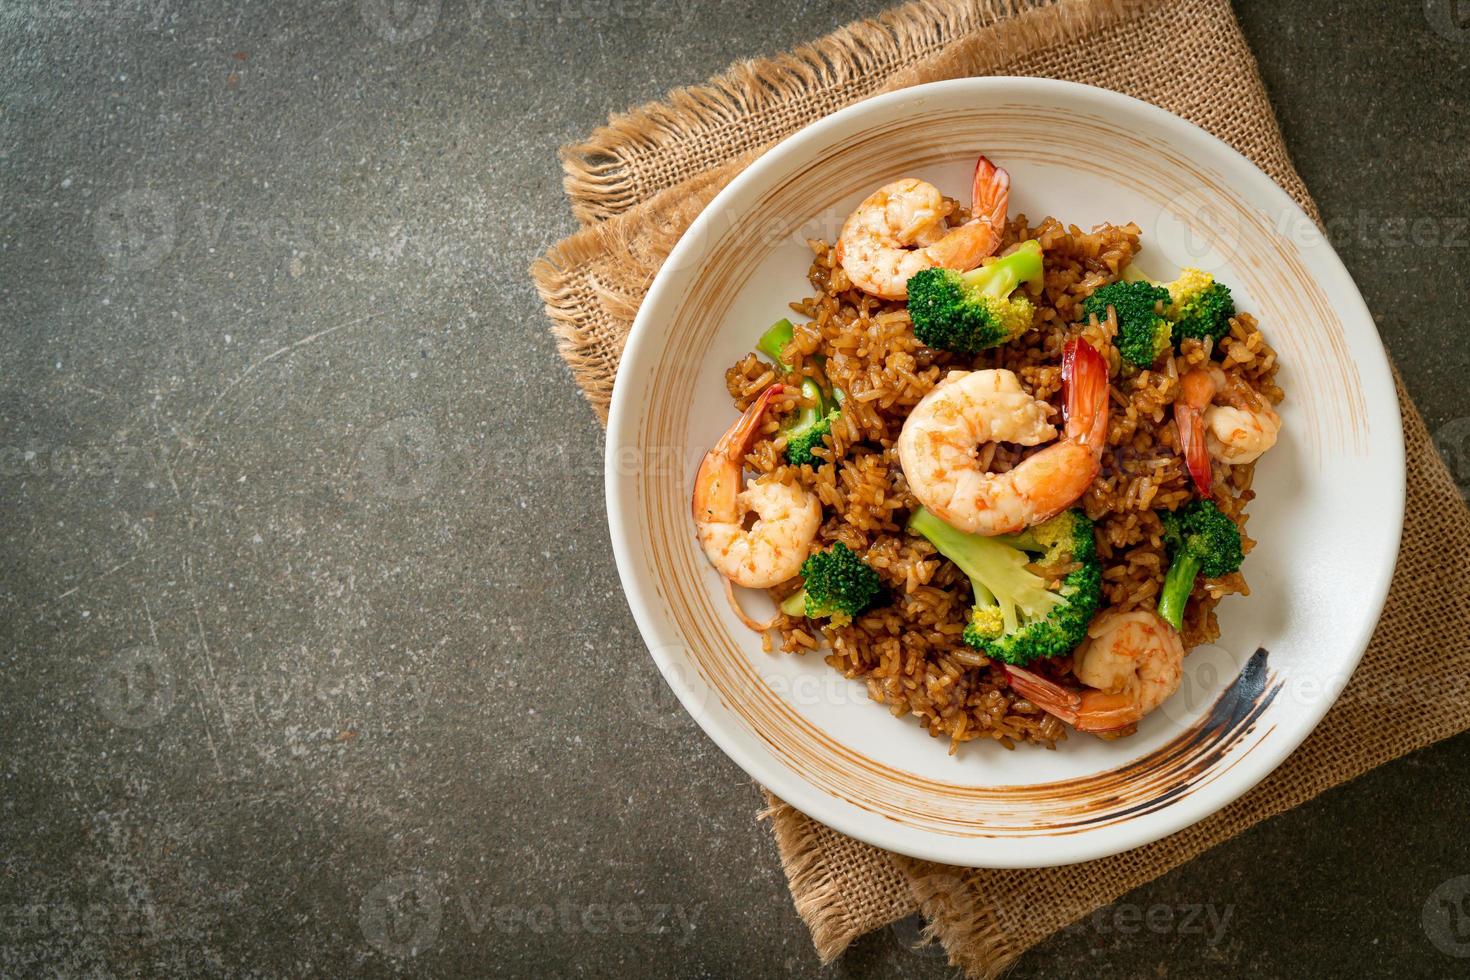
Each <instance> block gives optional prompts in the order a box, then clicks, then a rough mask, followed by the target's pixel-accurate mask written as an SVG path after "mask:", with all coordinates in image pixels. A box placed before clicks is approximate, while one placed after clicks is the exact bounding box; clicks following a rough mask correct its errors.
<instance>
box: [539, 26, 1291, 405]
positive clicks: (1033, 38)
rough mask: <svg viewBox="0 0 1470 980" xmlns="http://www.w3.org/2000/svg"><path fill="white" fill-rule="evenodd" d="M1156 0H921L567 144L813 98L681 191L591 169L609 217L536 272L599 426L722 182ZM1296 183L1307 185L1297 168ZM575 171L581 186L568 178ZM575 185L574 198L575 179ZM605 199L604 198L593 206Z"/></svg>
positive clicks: (628, 150) (650, 139) (601, 214)
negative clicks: (621, 370)
mask: <svg viewBox="0 0 1470 980" xmlns="http://www.w3.org/2000/svg"><path fill="white" fill-rule="evenodd" d="M1154 2H1155V0H1058V2H1053V3H1044V4H1029V3H1019V4H1018V3H1007V2H1003V0H984V2H974V0H969V2H966V3H964V4H959V5H956V6H960V7H963V13H955V12H953V11H948V12H947V13H944V16H943V18H942V24H941V25H940V26H938V27H935V28H934V29H933V30H932V31H928V32H925V31H921V30H919V29H918V28H917V27H916V26H914V25H915V22H916V21H917V20H918V19H919V18H921V17H923V16H936V15H937V14H938V13H939V12H942V11H947V10H948V8H946V7H945V5H943V4H941V3H938V2H936V0H920V2H918V3H913V4H909V5H908V6H905V7H902V8H899V10H897V11H894V12H892V13H891V14H885V15H883V16H882V17H879V18H875V19H874V20H872V21H864V22H862V23H860V24H856V25H853V26H852V27H850V28H844V29H842V30H841V31H838V32H836V33H835V34H833V35H830V36H829V37H827V38H824V39H822V40H821V41H818V42H816V43H815V44H812V45H809V46H807V47H805V48H802V49H799V51H798V52H797V53H796V54H793V55H789V56H786V57H783V58H777V59H768V60H765V61H753V62H746V63H744V64H743V65H741V66H740V67H739V69H738V71H737V70H732V71H731V72H728V73H727V74H726V75H725V76H722V77H721V80H717V81H716V82H714V83H711V84H710V85H706V86H697V87H693V88H688V89H681V90H679V92H680V93H682V94H679V99H678V103H679V104H681V105H684V106H685V107H687V109H688V113H687V114H682V115H681V114H679V113H675V112H674V111H673V106H674V101H673V100H672V97H671V102H670V104H669V105H658V104H654V105H650V106H645V107H643V108H642V109H639V110H636V111H635V112H632V113H628V114H627V115H626V116H622V117H618V118H616V119H615V120H614V121H613V122H612V123H610V124H609V125H608V126H606V127H603V128H602V129H600V130H598V133H597V135H595V136H594V137H593V139H592V140H589V141H588V142H587V143H583V144H579V145H578V146H576V147H569V148H567V149H566V150H565V151H564V156H565V157H567V159H570V160H581V159H587V158H589V153H590V151H588V150H587V149H586V148H587V147H590V146H592V145H593V144H594V143H595V144H597V145H598V146H600V147H602V150H599V151H598V155H599V158H603V157H606V154H605V153H604V152H603V151H605V150H607V149H608V148H612V147H616V149H617V154H616V157H617V159H620V160H624V161H625V162H626V161H628V160H631V159H632V158H633V156H634V154H635V151H636V150H637V149H638V148H640V147H648V146H656V147H657V148H659V149H660V150H666V149H667V146H668V144H669V142H670V141H677V140H678V139H688V138H692V137H693V136H695V135H700V134H703V133H705V132H707V131H709V130H710V129H711V128H712V127H715V124H716V122H717V121H718V122H720V123H721V124H722V126H723V128H724V129H726V130H728V129H730V128H731V123H730V120H729V118H727V117H726V113H728V112H729V111H732V110H733V109H734V108H735V107H737V106H739V105H743V104H746V103H747V102H753V104H757V105H760V106H768V105H769V104H770V100H772V99H774V98H775V97H776V94H777V93H780V94H781V95H782V96H783V97H784V98H786V99H788V100H796V101H806V102H808V103H810V104H807V105H804V106H802V107H801V109H800V111H791V112H788V113H787V116H788V117H790V120H789V122H788V127H789V128H788V131H786V132H780V133H778V134H776V139H773V140H772V141H771V142H768V143H763V144H761V145H759V146H754V147H749V148H747V149H744V150H741V151H740V152H738V153H737V154H736V155H735V156H734V157H733V158H731V157H729V156H726V157H723V158H721V160H720V161H719V165H718V166H714V167H713V169H709V170H706V171H703V172H698V173H697V174H696V175H695V176H693V177H686V176H683V174H687V173H689V172H690V171H689V170H688V168H689V167H690V166H691V164H690V163H689V162H688V161H684V162H683V164H682V165H681V168H680V170H679V171H674V172H673V173H674V175H675V176H678V177H679V180H678V181H677V182H676V183H674V184H672V185H670V186H664V187H661V188H659V189H656V190H654V189H652V185H649V187H648V188H645V187H643V186H642V185H638V184H636V183H629V181H630V180H631V177H630V176H629V174H631V173H632V172H633V171H632V170H631V169H629V168H627V167H614V166H613V165H612V164H610V163H607V164H601V165H599V166H598V167H597V168H594V169H595V170H596V172H595V173H594V172H593V171H592V170H587V171H581V170H579V171H578V174H579V175H578V176H577V178H576V181H575V183H576V187H577V188H578V189H577V190H576V191H575V195H582V196H573V208H574V210H575V209H578V208H582V207H586V208H592V209H593V210H596V211H597V215H596V217H598V218H600V219H602V220H599V221H597V222H596V223H595V224H590V225H588V226H587V227H585V228H583V229H581V230H580V231H578V232H576V233H574V234H572V235H571V236H570V237H568V238H566V239H565V240H563V241H562V242H561V243H559V244H557V245H555V246H553V247H552V248H550V249H548V250H547V252H546V254H545V255H544V256H542V257H541V258H540V259H537V260H536V261H535V262H534V263H532V265H531V269H530V272H531V279H532V281H533V282H534V283H535V285H536V290H537V292H538V293H539V294H540V296H541V300H542V302H543V304H545V308H546V314H547V316H548V317H549V318H550V319H551V324H552V333H553V334H554V335H555V337H556V341H557V349H558V351H559V352H560V353H561V356H562V358H563V359H564V360H565V361H566V362H567V364H568V366H569V367H570V368H571V370H572V375H573V378H574V379H575V380H576V382H577V387H578V388H579V389H581V391H582V394H583V395H584V396H585V397H586V399H587V402H588V404H590V405H591V406H592V410H593V411H594V412H595V413H596V414H597V418H598V420H599V421H600V422H601V423H602V424H603V425H606V424H607V414H608V409H609V407H610V406H611V403H612V389H613V382H614V380H615V378H616V374H617V362H618V357H619V356H621V354H622V349H623V343H624V341H625V339H626V334H627V329H628V327H629V325H631V323H632V320H633V318H634V317H635V316H636V315H637V312H638V306H639V304H640V303H641V302H642V300H643V296H644V293H646V292H647V290H648V286H649V284H650V283H651V282H652V281H653V277H654V275H656V274H657V272H658V269H659V267H660V265H661V264H662V262H663V259H664V257H665V256H667V255H668V253H669V251H670V250H671V249H672V248H673V247H674V244H675V243H676V242H677V241H678V240H679V236H680V235H682V234H683V232H684V229H686V228H687V227H688V226H689V223H690V222H691V221H693V219H694V218H695V217H696V216H697V215H698V214H699V212H700V211H702V210H703V209H704V207H705V205H707V204H708V203H709V202H710V200H711V199H712V198H713V197H714V196H715V195H716V194H717V193H719V191H720V189H721V188H722V187H724V186H725V185H726V184H728V183H729V182H730V180H731V179H733V178H734V177H735V175H736V174H738V173H740V171H742V170H744V169H745V168H746V167H747V166H749V165H750V163H751V162H752V161H753V160H755V159H756V158H757V157H759V156H760V155H761V154H762V153H764V152H765V151H766V150H767V149H769V148H770V145H771V143H774V142H776V141H778V140H779V139H780V138H784V137H785V136H787V135H790V132H794V131H795V130H797V129H800V128H801V127H802V126H804V125H807V124H808V123H810V122H812V121H814V120H815V119H817V118H820V117H821V116H823V115H826V114H828V113H829V112H831V111H834V110H835V109H836V108H838V107H840V105H843V104H847V103H848V102H852V101H856V100H857V99H860V98H862V97H865V96H866V95H873V94H877V93H879V92H886V91H896V90H898V89H900V88H908V87H910V86H912V85H918V84H922V83H924V82H934V81H941V80H944V79H949V78H959V77H964V76H967V75H975V74H984V73H986V72H988V71H991V70H992V69H994V68H996V67H997V66H1001V65H1004V64H1006V63H1008V62H1012V61H1015V60H1018V59H1021V58H1025V57H1026V56H1028V55H1031V54H1036V53H1040V52H1042V51H1045V50H1046V49H1048V48H1052V47H1056V46H1059V45H1064V44H1067V43H1070V42H1072V41H1074V40H1076V39H1077V38H1080V37H1084V36H1086V35H1088V34H1090V33H1092V32H1095V31H1098V30H1101V29H1102V28H1104V27H1106V26H1109V25H1112V24H1116V23H1119V22H1120V21H1122V20H1123V19H1125V18H1126V17H1128V16H1130V15H1131V14H1134V13H1137V12H1139V11H1141V10H1143V9H1145V8H1146V7H1148V6H1150V5H1151V4H1152V3H1154ZM1011 9H1016V10H1019V13H1017V14H1015V16H1013V17H1011V18H1010V19H999V20H998V19H997V18H998V17H1000V16H1001V15H1002V13H1003V12H1004V11H1007V10H1011ZM963 23H976V24H983V25H986V26H984V27H983V29H979V30H976V31H974V32H972V33H971V34H969V35H967V36H964V37H963V38H958V39H955V38H951V40H952V41H953V42H954V43H951V44H950V46H949V47H948V48H943V49H939V50H931V49H930V40H932V38H933V37H935V36H939V35H941V34H944V32H945V31H949V30H951V29H953V28H954V27H955V26H956V25H958V24H963ZM895 24H897V25H902V28H903V29H901V30H900V29H899V28H898V27H896V26H893V25H895ZM885 38H886V39H888V40H889V41H890V42H891V43H902V44H906V45H908V47H906V48H904V50H903V59H907V60H903V59H899V58H889V59H885V63H887V64H890V65H893V64H902V65H905V66H906V67H903V68H901V69H893V70H891V71H890V72H889V76H888V77H886V78H882V79H879V80H878V81H876V82H874V83H873V84H872V85H870V86H865V89H864V92H863V94H862V95H857V96H854V97H853V98H850V99H848V100H846V102H833V99H832V94H833V91H834V90H833V89H831V87H830V86H831V84H832V80H833V79H834V78H842V77H848V76H849V73H851V72H855V71H858V70H859V69H860V68H861V67H862V66H863V65H864V64H868V63H869V62H868V61H867V60H865V58H866V54H865V53H864V52H865V51H866V49H864V48H861V47H858V46H855V45H856V40H855V39H861V40H862V41H863V42H864V43H873V44H877V43H879V42H881V41H883V40H884V39H885ZM860 56H861V57H860ZM793 58H795V59H798V60H799V61H801V63H802V64H803V65H804V66H805V67H804V68H803V69H801V70H800V71H798V70H797V68H796V67H794V66H793V65H792V64H790V62H791V60H792V59H793ZM839 62H840V63H841V65H842V67H841V70H840V71H838V69H836V68H833V67H831V66H832V65H833V64H836V63H839ZM823 66H826V68H825V69H824V68H823ZM832 72H836V74H835V75H834V74H832ZM807 74H811V75H813V77H815V78H817V79H818V80H820V81H822V82H823V83H824V84H825V85H827V86H828V87H827V88H824V89H822V90H821V92H820V93H818V94H821V95H822V96H823V97H822V98H821V99H819V100H816V101H813V100H811V99H808V98H806V97H807V96H809V95H811V94H812V93H804V92H802V91H801V90H799V89H796V88H793V86H792V85H791V84H790V80H791V79H792V78H795V77H798V76H799V77H806V75H807ZM767 78H770V79H772V80H774V81H772V84H771V85H770V87H769V88H766V87H764V82H763V81H762V80H763V79H767ZM735 79H739V80H740V84H741V85H745V86H753V87H754V88H755V89H758V90H760V91H761V92H762V93H763V94H762V95H760V97H759V98H757V96H756V95H755V94H754V92H748V93H745V94H744V95H741V96H740V97H739V98H737V97H736V96H735V95H733V94H731V90H732V86H735V81H734V80H735ZM776 82H779V83H780V84H776ZM742 91H743V89H742ZM676 94H678V93H676ZM829 103H830V104H829ZM723 145H725V146H727V147H731V146H735V145H736V144H735V143H732V142H729V141H726V142H725V143H724V144H723ZM608 159H611V158H608ZM1287 166H1288V167H1289V166H1290V165H1289V164H1288V165H1287ZM681 171H682V173H681ZM1292 177H1293V179H1295V172H1294V171H1292ZM568 179H569V180H571V175H570V172H569V177H568ZM1297 183H1300V181H1299V180H1298V181H1297ZM629 188H633V189H634V190H633V192H634V193H636V194H641V195H644V196H643V198H642V200H641V203H639V205H638V207H637V209H636V210H632V211H630V210H626V209H623V205H622V204H621V203H618V202H621V201H622V200H623V195H624V194H626V193H628V192H629ZM567 193H568V194H569V195H574V191H573V189H572V186H571V185H570V184H569V186H568V191H567ZM1303 197H1305V195H1304V194H1303ZM594 202H601V203H595V205H594ZM589 213H590V212H589Z"/></svg>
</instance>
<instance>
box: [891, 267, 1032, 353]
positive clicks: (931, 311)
mask: <svg viewBox="0 0 1470 980" xmlns="http://www.w3.org/2000/svg"><path fill="white" fill-rule="evenodd" d="M1043 272H1044V268H1043V264H1042V261H1041V243H1040V242H1036V241H1028V242H1022V243H1021V244H1020V245H1019V246H1017V248H1016V250H1015V251H1013V252H1011V253H1010V254H1009V255H1003V256H1001V257H1000V258H998V259H996V260H995V261H993V262H990V263H988V264H986V265H982V266H980V268H978V269H971V270H970V271H969V272H956V271H954V270H953V269H925V270H923V271H922V272H918V273H915V274H914V275H913V276H911V277H910V278H909V281H908V292H909V319H910V320H911V321H913V324H914V336H916V337H918V338H919V342H920V343H922V344H924V345H925V346H927V347H934V348H938V349H940V350H947V351H953V352H955V353H956V354H978V353H979V352H980V351H982V350H985V349H986V348H989V347H995V346H998V345H1000V344H1003V343H1005V342H1006V341H1008V340H1012V339H1014V338H1016V337H1019V336H1020V335H1021V334H1023V333H1025V332H1026V331H1027V330H1030V329H1031V314H1032V312H1033V311H1034V307H1032V305H1031V301H1030V300H1029V299H1027V298H1026V297H1025V296H1024V295H1021V294H1018V295H1015V296H1012V295H1011V294H1012V293H1013V292H1015V290H1016V287H1018V286H1020V285H1021V284H1022V283H1026V284H1028V285H1031V286H1034V287H1039V286H1040V284H1041V281H1042V274H1043Z"/></svg>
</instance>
